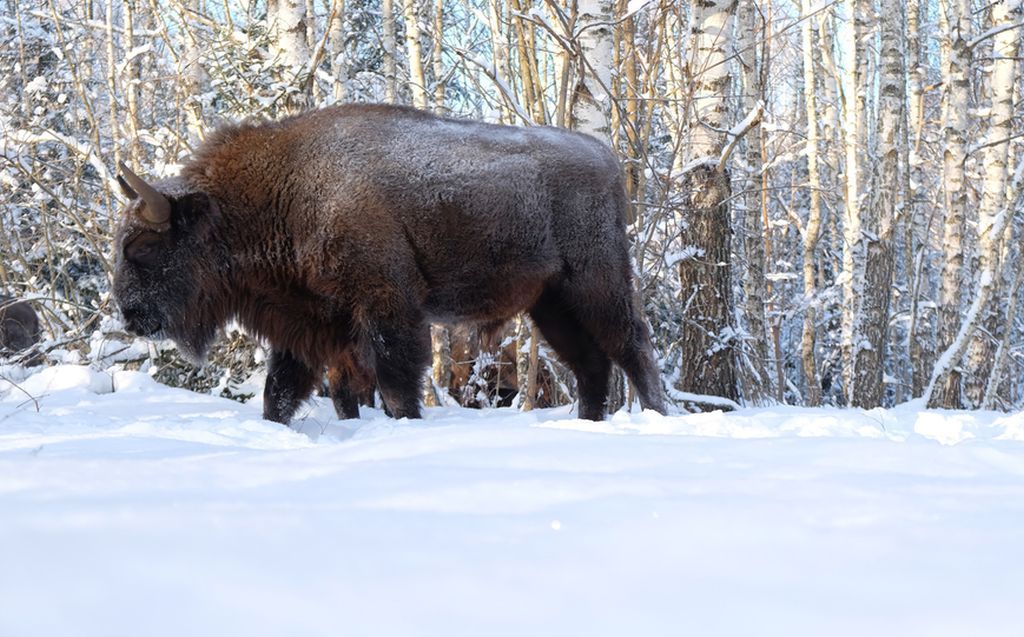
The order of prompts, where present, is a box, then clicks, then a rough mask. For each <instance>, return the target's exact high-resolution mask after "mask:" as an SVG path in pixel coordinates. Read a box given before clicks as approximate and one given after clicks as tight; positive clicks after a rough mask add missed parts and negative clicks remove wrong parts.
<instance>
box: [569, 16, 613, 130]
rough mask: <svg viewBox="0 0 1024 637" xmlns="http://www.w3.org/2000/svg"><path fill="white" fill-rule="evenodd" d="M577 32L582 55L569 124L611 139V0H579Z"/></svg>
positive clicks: (577, 128)
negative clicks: (570, 122)
mask: <svg viewBox="0 0 1024 637" xmlns="http://www.w3.org/2000/svg"><path fill="white" fill-rule="evenodd" d="M578 7H579V15H578V17H577V19H576V20H577V24H578V25H579V26H578V27H577V32H578V33H579V36H578V42H579V47H580V52H581V53H582V55H583V61H582V65H581V66H582V68H581V72H580V73H578V74H577V76H578V79H577V82H576V88H575V90H574V91H573V94H572V125H573V128H575V129H576V130H579V131H583V132H584V133H588V134H590V135H593V136H594V137H597V138H598V139H600V140H602V141H603V142H605V143H611V130H610V127H609V122H610V121H611V97H610V96H609V95H608V90H609V88H610V87H611V85H612V50H613V44H614V43H613V41H612V24H613V14H614V11H613V9H614V7H615V3H614V1H613V0H579V5H578Z"/></svg>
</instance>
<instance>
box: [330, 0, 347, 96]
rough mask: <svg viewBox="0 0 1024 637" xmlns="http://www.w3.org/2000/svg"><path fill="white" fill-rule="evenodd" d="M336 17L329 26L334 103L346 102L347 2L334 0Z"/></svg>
mask: <svg viewBox="0 0 1024 637" xmlns="http://www.w3.org/2000/svg"><path fill="white" fill-rule="evenodd" d="M334 3H335V4H334V11H333V13H334V17H333V18H332V19H331V24H330V25H329V26H328V29H329V31H328V35H327V40H328V46H329V47H330V49H329V50H330V55H331V76H332V77H333V78H334V101H335V102H344V101H345V97H346V90H347V88H348V87H347V86H346V84H347V82H348V68H349V66H348V52H347V51H346V50H345V0H334Z"/></svg>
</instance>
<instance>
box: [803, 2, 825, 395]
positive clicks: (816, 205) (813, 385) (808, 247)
mask: <svg viewBox="0 0 1024 637" xmlns="http://www.w3.org/2000/svg"><path fill="white" fill-rule="evenodd" d="M801 11H802V15H801V17H802V18H803V24H802V25H801V36H802V42H803V67H804V108H805V111H806V114H807V151H806V154H807V188H808V191H809V201H810V208H809V210H808V211H807V223H806V224H805V225H804V228H803V257H804V263H803V275H804V303H805V304H806V309H805V310H804V327H803V335H802V337H801V342H800V359H801V361H802V363H803V370H804V378H805V379H806V386H807V393H806V395H805V402H806V404H808V405H811V406H817V405H820V404H821V379H820V378H819V377H818V365H817V362H816V360H815V341H816V338H815V331H816V329H817V318H816V317H817V312H816V311H815V304H816V303H817V299H816V296H817V278H816V273H815V265H816V264H817V258H816V255H815V253H816V251H817V247H818V237H819V236H820V233H821V180H820V179H819V177H818V110H817V102H816V100H815V92H816V89H817V86H816V82H815V78H814V76H815V73H814V69H815V63H814V52H815V50H816V47H815V46H814V38H813V33H812V31H811V25H812V19H811V15H810V14H811V2H810V0H802V1H801Z"/></svg>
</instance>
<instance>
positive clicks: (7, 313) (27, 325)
mask: <svg viewBox="0 0 1024 637" xmlns="http://www.w3.org/2000/svg"><path fill="white" fill-rule="evenodd" d="M39 336H40V329H39V316H38V315H36V311H35V310H33V309H32V306H31V305H29V304H28V303H26V302H25V301H18V300H16V299H13V298H11V297H9V296H4V295H2V294H0V356H13V355H14V354H17V353H19V352H23V351H25V350H27V349H28V348H30V347H32V346H33V345H35V344H36V343H38V342H39ZM27 362H29V364H38V363H41V362H42V358H41V357H40V356H33V357H30V358H29V360H28V361H27Z"/></svg>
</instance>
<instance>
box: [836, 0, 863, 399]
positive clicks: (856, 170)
mask: <svg viewBox="0 0 1024 637" xmlns="http://www.w3.org/2000/svg"><path fill="white" fill-rule="evenodd" d="M843 7H844V9H845V12H846V18H845V20H843V26H842V31H841V33H840V41H841V44H840V46H841V47H842V54H843V59H844V60H846V64H845V65H844V69H843V78H842V79H843V124H844V128H845V130H844V145H845V149H846V162H845V167H844V171H845V174H844V178H845V182H846V199H845V202H844V204H845V205H844V209H843V237H844V250H843V274H842V280H843V299H844V303H843V320H842V350H843V385H844V390H845V395H846V400H847V402H848V403H849V402H850V401H851V400H852V398H853V395H854V393H855V391H856V387H855V384H856V374H855V373H854V370H855V366H854V363H855V360H856V356H857V350H858V349H859V348H860V347H861V346H862V338H863V335H862V334H861V331H860V321H859V318H860V302H861V299H862V298H863V288H864V276H863V272H864V258H865V256H866V255H865V246H864V242H863V240H862V239H863V236H862V234H861V211H860V154H861V151H862V148H861V136H862V133H861V128H862V127H863V120H864V90H863V79H862V78H861V76H860V73H859V71H860V70H861V67H860V64H859V60H860V58H861V49H860V39H861V37H862V30H863V28H864V21H863V18H862V17H861V16H860V12H859V10H858V1H857V0H844V2H843Z"/></svg>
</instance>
